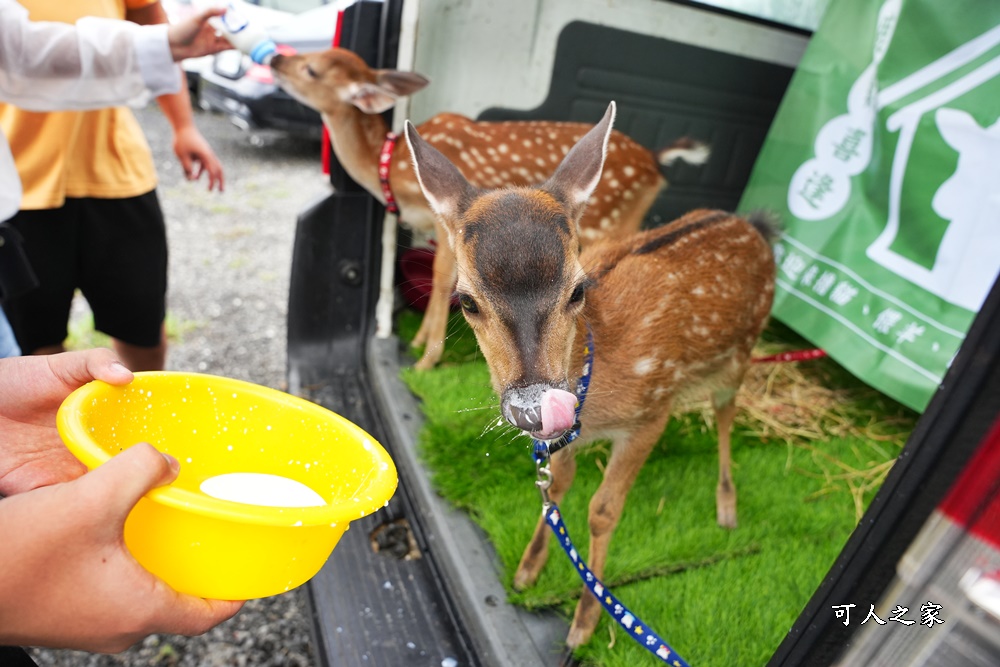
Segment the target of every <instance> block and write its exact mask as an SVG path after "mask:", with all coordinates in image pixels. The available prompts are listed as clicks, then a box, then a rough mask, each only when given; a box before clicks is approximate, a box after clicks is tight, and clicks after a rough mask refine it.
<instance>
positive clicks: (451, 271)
mask: <svg viewBox="0 0 1000 667" xmlns="http://www.w3.org/2000/svg"><path fill="white" fill-rule="evenodd" d="M437 226H439V225H435V227H437ZM445 234H446V232H445V231H444V230H443V229H439V230H438V231H437V238H438V239H441V243H439V244H438V246H437V250H436V251H435V252H434V267H433V272H434V278H433V282H432V286H431V296H430V300H429V301H428V303H427V311H426V312H425V313H424V319H423V321H422V322H421V323H420V329H419V330H418V331H417V335H416V336H414V338H413V345H415V346H417V345H424V346H425V347H424V356H423V357H421V358H420V361H418V362H417V363H416V364H414V368H416V369H417V370H421V371H425V370H429V369H431V368H434V366H435V365H436V364H437V362H438V361H440V360H441V353H442V352H444V337H445V333H446V332H447V329H448V311H449V308H450V303H451V294H452V292H453V291H454V289H455V254H454V253H453V252H452V250H451V247H450V246H449V245H448V244H447V243H446V242H444V239H445V238H446V236H445Z"/></svg>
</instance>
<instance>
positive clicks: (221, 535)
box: [57, 372, 396, 600]
mask: <svg viewBox="0 0 1000 667" xmlns="http://www.w3.org/2000/svg"><path fill="white" fill-rule="evenodd" d="M57 423H58V427H59V433H60V434H61V436H62V438H63V441H64V442H65V443H66V446H67V447H68V448H69V450H70V451H71V452H73V454H74V455H75V456H76V457H77V458H79V459H80V461H82V462H83V463H84V465H86V466H87V467H88V468H91V469H92V468H96V467H97V466H99V465H101V464H102V463H104V462H105V461H107V460H109V459H110V458H111V457H112V456H114V455H115V454H117V453H119V452H121V451H124V450H125V449H127V448H128V447H131V446H132V445H134V444H136V443H138V442H148V443H150V444H151V445H153V446H154V447H156V448H157V449H158V450H160V451H161V452H164V453H167V454H170V455H171V456H173V457H174V458H176V459H177V460H178V461H180V464H181V470H180V475H178V477H177V479H176V480H175V481H174V482H173V483H172V484H170V485H168V486H164V487H160V488H157V489H154V490H152V491H150V492H149V493H148V494H147V495H146V496H145V497H143V498H142V499H141V500H140V501H139V503H138V505H136V507H135V509H134V510H133V511H132V513H131V514H129V517H128V520H127V521H126V523H125V542H126V544H127V545H128V548H129V550H130V551H131V552H132V554H133V555H134V556H135V558H136V559H137V560H138V561H139V562H140V563H142V565H143V566H144V567H145V568H146V569H148V570H149V571H150V572H152V573H154V574H156V575H157V576H159V577H160V578H162V579H163V580H164V581H166V582H167V583H168V584H170V585H171V586H172V587H173V588H174V589H176V590H178V591H180V592H182V593H189V594H192V595H197V596H200V597H206V598H216V599H223V600H249V599H252V598H259V597H266V596H269V595H275V594H277V593H281V592H283V591H287V590H290V589H292V588H294V587H296V586H298V585H300V584H302V583H305V582H306V581H308V580H309V579H310V578H311V577H312V576H313V575H315V574H316V573H317V572H318V571H319V569H320V568H321V567H322V566H323V563H324V562H326V560H327V558H328V557H329V556H330V553H331V552H332V551H333V548H334V547H335V546H336V545H337V542H338V541H339V540H340V536H341V535H343V533H344V531H345V530H347V527H348V524H349V523H350V522H351V521H353V520H355V519H359V518H361V517H363V516H365V515H367V514H371V513H372V512H374V511H375V510H377V509H378V508H380V507H382V506H384V505H385V504H386V503H387V502H388V501H389V498H390V497H392V494H393V492H394V491H395V489H396V467H395V465H393V462H392V460H391V459H390V458H389V455H388V454H387V453H386V451H385V449H383V448H382V446H381V445H380V444H379V443H377V442H376V441H375V439H374V438H372V437H371V436H370V435H368V434H367V433H366V432H365V431H364V430H362V429H361V428H359V427H358V426H357V425H355V424H353V423H351V422H350V421H348V420H346V419H344V418H343V417H341V416H340V415H337V414H335V413H333V412H330V411H329V410H327V409H325V408H322V407H320V406H318V405H316V404H315V403H311V402H309V401H307V400H304V399H301V398H297V397H295V396H291V395H289V394H286V393H283V392H280V391H277V390H274V389H269V388H267V387H262V386H259V385H255V384H251V383H248V382H242V381H239V380H233V379H230V378H223V377H216V376H212V375H202V374H196V373H175V372H149V373H136V374H135V380H134V381H133V382H132V383H131V384H129V385H127V386H125V387H115V386H112V385H109V384H107V383H104V382H100V381H95V382H91V383H89V384H87V385H85V386H83V387H80V388H79V389H77V390H76V391H74V392H73V393H72V394H70V396H69V397H67V399H66V400H65V401H64V402H63V404H62V406H61V407H60V409H59V413H58V417H57ZM228 473H259V474H267V475H277V476H279V477H284V478H287V479H290V480H294V481H295V482H299V483H302V484H304V485H306V486H308V487H309V488H310V489H312V490H313V491H315V492H316V493H317V494H319V496H320V497H322V498H323V500H324V501H325V503H326V504H325V505H321V506H313V507H273V506H261V505H254V504H246V503H243V502H233V501H231V500H220V499H218V498H215V497H212V496H209V495H206V494H205V493H203V492H202V491H201V485H202V482H204V481H205V480H206V479H209V478H211V477H215V476H218V475H224V474H228Z"/></svg>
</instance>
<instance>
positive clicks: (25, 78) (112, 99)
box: [0, 0, 181, 111]
mask: <svg viewBox="0 0 1000 667" xmlns="http://www.w3.org/2000/svg"><path fill="white" fill-rule="evenodd" d="M180 77H181V74H180V69H179V68H178V67H177V66H176V65H175V64H174V62H173V58H172V57H171V54H170V46H169V44H168V42H167V26H166V25H154V26H139V25H136V24H134V23H130V22H128V21H116V20H113V19H100V18H84V19H81V20H80V21H79V22H77V24H76V26H72V25H68V24H65V23H55V22H47V21H30V20H28V12H27V10H26V9H25V8H24V7H22V6H21V5H20V4H18V3H17V2H15V1H14V0H0V100H3V101H4V102H10V103H11V104H16V105H17V106H19V107H22V108H24V109H28V110H31V111H55V110H59V109H98V108H101V107H109V106H118V105H121V104H131V105H138V104H144V103H146V102H148V101H149V99H150V98H151V97H158V96H160V95H165V94H169V93H176V92H177V91H178V90H180V84H181V79H180Z"/></svg>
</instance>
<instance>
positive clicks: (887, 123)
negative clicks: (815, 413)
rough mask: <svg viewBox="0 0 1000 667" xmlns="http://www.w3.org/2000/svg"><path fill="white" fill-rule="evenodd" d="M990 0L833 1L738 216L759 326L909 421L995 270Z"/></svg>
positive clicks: (998, 162) (998, 190) (997, 31)
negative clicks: (759, 296) (754, 256)
mask: <svg viewBox="0 0 1000 667" xmlns="http://www.w3.org/2000/svg"><path fill="white" fill-rule="evenodd" d="M998 118H1000V2H995V1H993V0H950V1H948V2H941V1H940V0H885V1H884V2H877V1H872V0H833V1H832V2H831V3H830V6H829V7H828V8H827V11H826V14H825V15H824V17H823V21H822V23H821V25H820V27H819V29H818V30H817V31H816V33H815V34H814V36H813V38H812V40H811V42H810V44H809V47H808V49H807V50H806V53H805V55H804V56H803V59H802V62H801V63H800V65H799V67H798V70H797V71H796V73H795V76H794V77H793V79H792V82H791V85H790V86H789V88H788V92H787V93H786V95H785V98H784V100H783V101H782V104H781V108H780V109H779V110H778V114H777V116H776V118H775V120H774V123H773V125H772V126H771V129H770V132H769V134H768V136H767V140H766V142H765V144H764V148H763V150H762V151H761V154H760V157H759V158H758V161H757V163H756V165H755V166H754V171H753V174H752V175H751V178H750V182H749V184H748V186H747V190H746V193H745V194H744V197H743V200H742V201H741V202H740V208H741V210H744V211H749V210H754V209H768V210H772V211H775V212H777V213H778V214H779V215H780V216H781V218H782V222H783V224H784V226H785V234H784V236H783V237H782V238H781V240H780V241H779V242H778V243H777V245H776V248H775V250H776V258H777V261H778V290H777V294H776V296H775V305H774V315H775V317H777V318H778V319H779V320H781V321H783V322H785V323H786V324H788V325H789V326H791V327H792V328H794V329H795V330H797V331H798V332H799V333H801V334H802V335H804V336H805V337H806V338H808V339H809V340H811V341H812V342H813V343H815V344H816V345H819V346H821V347H823V348H824V349H825V350H826V351H827V352H828V353H829V354H830V355H831V356H832V357H833V358H834V359H836V360H837V361H838V362H839V363H841V364H842V365H844V366H845V367H846V368H847V369H848V370H850V371H851V372H852V373H854V374H856V375H857V376H858V377H859V378H861V379H862V380H864V381H865V382H867V383H869V384H870V385H872V386H874V387H876V388H877V389H879V390H880V391H883V392H884V393H886V394H888V395H890V396H892V397H894V398H895V399H897V400H899V401H901V402H903V403H905V404H906V405H909V406H910V407H912V408H914V409H917V410H923V409H924V407H926V405H927V402H928V401H929V400H930V398H931V396H932V395H933V393H934V391H935V390H936V389H937V387H938V385H939V384H940V382H941V378H942V377H943V376H944V373H945V371H946V370H947V368H948V365H949V364H950V363H951V360H952V358H953V357H954V355H955V353H956V351H957V350H958V348H959V346H960V345H961V343H962V339H963V338H964V336H965V332H966V331H967V330H968V328H969V325H970V324H971V322H972V320H973V318H974V317H975V314H976V312H977V311H978V310H979V307H980V306H981V305H982V302H983V300H984V299H985V297H986V295H987V294H988V292H989V290H990V288H991V287H992V285H993V282H994V280H995V279H996V276H997V272H998V269H1000V121H998Z"/></svg>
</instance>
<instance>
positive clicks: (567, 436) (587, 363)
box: [533, 324, 594, 463]
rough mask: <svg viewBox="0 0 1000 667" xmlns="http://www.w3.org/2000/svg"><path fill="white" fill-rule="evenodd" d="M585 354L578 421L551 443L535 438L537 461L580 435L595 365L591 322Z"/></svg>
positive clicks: (577, 406)
mask: <svg viewBox="0 0 1000 667" xmlns="http://www.w3.org/2000/svg"><path fill="white" fill-rule="evenodd" d="M583 354H584V357H583V372H582V373H581V374H580V381H579V382H577V383H576V406H575V408H574V410H575V413H576V421H575V422H574V424H573V428H571V429H570V430H568V431H566V433H564V434H563V436H562V437H561V438H559V439H558V440H556V441H555V442H553V443H551V444H550V443H548V442H546V441H544V440H534V441H533V442H534V444H535V452H534V457H535V462H536V463H540V462H542V461H545V460H547V459H548V458H549V457H550V456H552V455H553V454H555V453H556V452H558V451H559V450H560V449H562V448H563V447H565V446H566V445H568V444H569V443H571V442H573V441H574V440H576V439H577V438H579V437H580V413H581V412H582V411H583V403H584V401H586V400H587V389H588V388H590V373H591V369H592V367H593V365H594V333H593V332H592V331H591V330H590V324H587V345H586V347H584V348H583Z"/></svg>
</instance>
